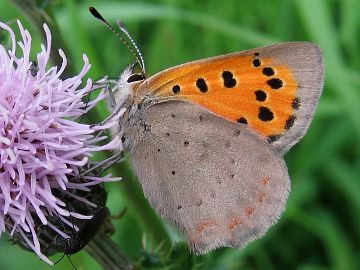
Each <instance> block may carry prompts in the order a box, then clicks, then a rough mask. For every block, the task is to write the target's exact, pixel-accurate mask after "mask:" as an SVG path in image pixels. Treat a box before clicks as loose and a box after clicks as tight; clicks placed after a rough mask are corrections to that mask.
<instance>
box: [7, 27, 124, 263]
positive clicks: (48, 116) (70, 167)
mask: <svg viewBox="0 0 360 270" xmlns="http://www.w3.org/2000/svg"><path fill="white" fill-rule="evenodd" d="M0 27H1V28H2V29H4V30H6V31H7V32H9V34H10V39H11V43H12V47H11V49H10V50H6V49H5V48H4V47H3V46H2V45H0V235H1V233H3V232H8V233H9V234H10V235H11V236H17V238H20V239H21V240H20V242H21V243H22V245H23V246H25V247H26V248H28V249H31V250H33V251H34V252H35V253H36V254H37V255H38V256H39V257H40V258H41V259H42V260H44V261H46V262H48V263H49V264H52V262H51V261H50V260H49V259H48V258H47V257H46V256H45V255H44V253H46V252H44V248H42V247H41V244H43V242H42V241H40V240H39V238H38V229H39V227H40V225H41V226H46V227H48V228H50V229H51V230H53V232H54V233H56V234H58V235H59V237H62V238H66V237H68V236H67V235H66V233H64V232H63V231H64V230H62V227H61V226H63V227H64V226H67V227H71V226H72V227H74V225H73V224H72V222H71V220H72V219H76V220H86V219H90V218H91V215H87V214H85V215H84V214H83V213H78V212H76V211H69V210H68V209H69V207H68V206H67V201H66V200H67V199H68V198H71V199H72V200H75V201H77V203H78V204H83V205H85V206H86V207H90V208H91V207H94V208H95V207H97V205H96V202H95V203H94V202H92V201H91V200H89V199H87V198H86V197H85V198H84V197H82V196H79V195H78V194H79V193H78V192H77V191H79V192H91V191H93V190H94V189H93V187H95V185H97V184H100V183H102V182H105V181H114V180H119V179H118V178H113V177H111V175H106V176H104V177H99V176H97V175H95V174H89V175H82V176H81V177H80V178H81V180H79V179H80V178H79V174H80V173H81V172H83V171H84V169H83V168H88V167H89V166H90V165H89V163H88V162H89V159H88V158H89V156H91V153H92V152H94V151H102V150H113V149H119V148H120V149H121V142H120V140H119V139H118V138H114V139H113V140H112V141H110V142H109V143H107V144H104V143H103V144H102V145H99V143H100V144H101V143H102V142H104V140H105V139H107V136H104V135H103V136H101V134H98V132H101V131H104V130H105V129H108V128H111V127H112V126H113V125H116V124H117V123H116V120H117V118H118V117H115V118H113V119H112V120H111V121H110V122H108V123H107V125H104V126H91V125H88V124H82V123H79V122H76V121H75V120H76V119H78V118H79V117H81V116H82V115H84V114H85V113H86V112H88V111H89V110H90V109H91V108H93V107H94V106H95V105H96V104H97V103H98V102H99V101H100V100H102V99H103V98H104V97H105V93H104V92H103V91H101V92H100V94H99V95H98V96H97V97H96V98H95V99H94V100H92V101H90V102H89V103H88V104H85V102H83V101H82V98H83V97H84V96H85V95H87V94H88V93H89V92H90V91H92V90H94V88H97V87H96V86H93V84H92V81H91V80H90V79H88V80H87V81H86V83H85V86H81V84H82V81H83V77H84V75H85V74H86V73H87V72H88V70H89V69H90V64H89V61H88V58H87V57H86V55H83V60H84V67H83V69H82V70H81V71H80V73H79V74H78V75H77V76H74V77H72V78H67V79H61V78H60V76H61V75H62V73H63V71H64V69H65V67H66V65H67V59H66V57H65V55H64V52H63V51H62V50H59V55H60V56H61V58H62V60H63V62H62V65H61V67H60V68H59V69H58V68H57V67H50V68H47V65H48V62H49V54H50V48H51V34H50V30H49V28H48V27H47V26H46V25H45V24H44V30H45V33H46V38H47V42H46V43H47V44H46V46H44V45H42V46H41V51H40V52H39V53H38V54H37V60H36V62H37V64H35V62H32V61H31V60H30V50H31V35H30V34H29V32H28V31H27V30H26V29H24V28H23V26H22V25H21V23H20V22H19V21H18V27H19V29H20V33H21V41H19V42H18V43H17V44H18V46H17V44H16V39H15V34H14V32H13V31H12V30H11V28H10V27H8V26H7V25H6V24H3V23H1V22H0ZM19 47H20V54H21V56H17V55H16V53H17V49H18V48H19ZM18 54H19V53H18ZM98 88H100V87H99V86H98ZM120 115H121V113H120V114H119V116H120ZM96 135H97V136H96ZM90 167H91V166H90ZM72 209H73V208H72ZM90 214H91V211H90ZM70 216H71V217H70ZM70 218H71V219H70ZM56 220H61V222H63V223H62V225H61V226H55V225H54V224H53V223H54V222H56ZM64 224H65V225H64ZM18 241H19V240H18V239H17V242H18ZM47 255H51V254H50V252H48V253H47Z"/></svg>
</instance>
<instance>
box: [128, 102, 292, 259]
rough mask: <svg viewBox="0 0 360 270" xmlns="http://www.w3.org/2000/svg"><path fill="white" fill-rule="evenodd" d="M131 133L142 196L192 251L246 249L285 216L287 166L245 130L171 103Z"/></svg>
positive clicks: (149, 115)
mask: <svg viewBox="0 0 360 270" xmlns="http://www.w3.org/2000/svg"><path fill="white" fill-rule="evenodd" d="M129 133H133V134H134V133H137V135H136V136H135V137H133V138H134V141H133V142H132V147H131V155H132V162H133V165H134V167H135V170H136V172H137V175H138V178H139V181H140V183H141V184H142V187H143V190H144V194H145V196H146V197H147V198H148V200H149V201H150V204H151V205H152V206H153V207H154V208H155V209H156V210H157V211H158V212H159V213H160V214H161V215H162V216H163V217H165V218H166V219H167V220H169V221H170V222H172V223H174V224H176V225H177V226H178V227H179V228H180V230H181V231H182V232H183V233H185V235H186V236H187V238H188V241H189V243H190V246H191V248H192V250H193V251H194V253H196V254H201V253H205V252H207V251H210V250H212V249H215V248H217V247H221V246H228V247H237V248H239V247H243V246H245V245H246V244H247V243H248V242H250V241H251V240H254V239H257V238H259V237H261V236H262V235H264V234H265V232H266V231H267V230H268V229H269V228H270V227H271V226H272V225H273V224H274V223H275V222H276V221H277V220H278V218H279V216H280V215H281V213H282V212H283V211H284V206H285V202H286V199H287V197H288V194H289V190H290V180H289V176H288V173H287V168H286V165H285V163H284V160H283V158H282V156H281V155H280V154H279V153H277V152H276V151H275V150H274V148H273V147H271V146H270V145H269V143H268V142H267V141H266V140H265V139H263V138H261V137H259V136H257V135H256V134H254V133H253V132H251V131H250V130H248V129H247V127H246V126H245V125H243V124H237V123H231V122H229V121H226V120H224V119H222V118H220V117H218V116H216V115H214V114H212V113H210V112H209V111H207V110H206V109H203V108H201V107H200V106H197V105H194V104H191V103H187V102H180V101H168V102H163V103H158V104H155V105H152V106H150V107H149V108H147V109H146V111H145V112H144V116H143V119H142V121H138V124H137V126H133V127H132V128H130V130H129ZM130 136H131V134H130Z"/></svg>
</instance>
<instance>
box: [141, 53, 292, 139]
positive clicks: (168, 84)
mask: <svg viewBox="0 0 360 270" xmlns="http://www.w3.org/2000/svg"><path fill="white" fill-rule="evenodd" d="M224 72H227V74H225V75H226V76H225V77H227V78H224ZM229 72H230V73H229ZM154 77H155V78H153V79H152V78H150V80H151V82H150V83H149V84H148V86H149V87H151V89H148V91H149V92H150V93H151V94H152V95H154V96H155V98H158V99H161V98H166V99H168V98H175V99H181V100H187V101H190V102H194V103H197V104H199V105H201V106H203V107H205V108H207V109H209V110H210V111H212V112H214V113H215V114H217V115H219V116H221V117H223V118H225V119H228V120H230V121H233V122H242V123H247V124H248V125H249V126H250V127H252V128H253V129H255V130H256V131H257V132H259V133H260V134H262V135H264V136H273V135H279V134H281V133H283V132H284V131H285V130H286V125H287V123H288V121H289V119H290V120H291V116H292V114H293V111H294V108H293V107H294V106H293V104H294V101H295V98H296V92H297V89H298V84H297V82H296V80H295V77H294V74H293V72H292V71H291V70H290V69H289V68H287V67H286V66H285V65H279V64H277V63H275V61H273V59H271V58H270V57H267V58H260V57H258V56H257V55H256V54H255V55H230V56H224V57H218V58H213V59H208V60H207V59H205V60H202V61H196V62H193V63H188V64H184V65H180V66H178V67H175V68H171V69H169V70H166V71H164V72H162V73H161V74H159V75H158V76H154ZM199 79H200V80H203V81H202V82H199V81H198V80H199ZM272 79H273V80H275V84H271V83H269V81H271V80H272ZM234 80H235V81H234ZM204 82H205V84H204ZM279 82H280V84H279ZM226 84H227V86H226ZM279 86H280V87H279ZM174 87H175V88H174ZM174 89H175V90H174ZM259 90H261V92H259ZM256 93H258V96H257V94H256ZM264 93H265V95H264ZM264 108H265V109H264Z"/></svg>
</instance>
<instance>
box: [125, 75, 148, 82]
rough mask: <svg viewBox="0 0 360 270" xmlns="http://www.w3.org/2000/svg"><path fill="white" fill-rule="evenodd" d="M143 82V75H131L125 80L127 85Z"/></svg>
mask: <svg viewBox="0 0 360 270" xmlns="http://www.w3.org/2000/svg"><path fill="white" fill-rule="evenodd" d="M143 80H145V76H144V75H143V74H132V75H130V77H129V78H128V79H127V82H128V83H132V82H137V81H143Z"/></svg>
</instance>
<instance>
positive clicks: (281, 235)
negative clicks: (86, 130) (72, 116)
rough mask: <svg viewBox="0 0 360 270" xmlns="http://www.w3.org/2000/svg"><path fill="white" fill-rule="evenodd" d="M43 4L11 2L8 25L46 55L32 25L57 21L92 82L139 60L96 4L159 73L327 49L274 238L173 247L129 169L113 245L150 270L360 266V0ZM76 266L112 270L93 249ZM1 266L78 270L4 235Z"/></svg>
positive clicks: (119, 170) (4, 2)
mask: <svg viewBox="0 0 360 270" xmlns="http://www.w3.org/2000/svg"><path fill="white" fill-rule="evenodd" d="M18 2H21V0H20V1H18ZM30 2H31V1H30ZM36 4H37V5H38V7H39V8H40V11H38V12H39V13H38V14H37V15H36V14H29V13H30V12H29V10H28V11H27V12H24V11H23V10H20V9H19V8H18V6H16V5H15V4H14V2H13V1H11V0H1V1H0V19H1V20H2V21H5V22H7V23H8V24H10V25H11V26H12V27H13V28H14V29H15V28H16V26H15V23H14V19H16V18H19V19H21V21H22V22H23V23H24V24H25V26H26V27H27V28H28V29H29V30H30V32H31V33H32V34H33V38H34V46H35V48H34V52H36V50H38V48H39V44H40V42H41V39H40V37H41V36H40V32H39V30H38V29H37V28H36V27H35V24H34V22H33V21H31V20H29V18H32V19H34V18H36V16H38V15H39V14H42V15H43V16H46V17H48V19H50V20H52V25H53V27H54V28H55V29H56V28H58V30H59V32H58V34H57V39H58V43H57V44H55V45H56V46H60V47H63V48H66V49H67V50H66V51H67V53H68V54H67V56H68V58H70V64H71V66H72V67H71V68H72V71H79V70H80V68H81V66H82V53H86V54H87V55H88V56H89V58H90V62H91V63H92V69H91V71H90V73H89V74H88V75H89V77H92V78H94V79H97V78H100V77H101V76H103V75H106V74H107V75H110V76H112V77H117V76H118V75H119V73H120V72H121V70H122V69H123V68H124V67H125V66H126V65H127V64H129V63H132V62H133V61H134V59H133V57H132V55H131V54H130V53H129V51H128V50H127V49H126V48H125V47H124V46H123V45H122V44H120V43H119V42H118V40H117V39H116V37H115V36H114V35H113V34H111V33H110V32H109V31H108V30H107V29H106V28H105V27H104V26H103V25H102V24H100V23H99V22H98V21H97V20H95V19H94V18H93V17H92V16H91V15H90V14H89V12H88V6H89V5H94V6H95V7H96V8H97V9H98V10H99V11H100V12H101V13H102V15H103V16H104V17H105V18H107V20H108V21H109V22H111V23H112V24H113V25H115V21H116V19H121V20H123V21H124V22H125V24H126V26H127V28H128V30H129V31H130V32H131V34H132V35H133V37H134V39H135V40H136V42H137V43H138V45H139V47H140V48H141V50H142V52H143V54H144V58H145V62H146V65H147V70H148V73H149V74H154V73H155V72H158V71H160V70H162V69H164V68H167V67H170V66H174V65H176V64H180V63H184V62H187V61H190V60H195V59H200V58H205V57H209V56H215V55H219V54H225V53H230V52H235V51H240V50H244V49H250V48H253V47H257V46H262V45H269V44H273V43H277V42H282V41H296V40H308V41H312V42H315V43H317V44H319V45H320V46H321V47H322V49H323V52H324V57H325V65H326V80H325V89H324V92H323V96H322V97H321V100H320V104H319V107H318V110H317V113H316V115H315V119H314V121H313V124H312V126H311V128H310V130H309V132H308V134H307V135H306V136H305V138H304V139H303V140H302V141H301V142H300V143H299V144H298V145H296V146H295V147H294V148H293V149H292V150H291V151H290V153H289V154H287V155H286V161H287V164H288V167H289V173H290V176H291V179H292V191H291V194H290V198H289V200H288V203H287V207H286V211H285V213H284V215H283V216H282V217H281V219H280V222H279V223H278V224H277V225H276V226H274V227H273V228H272V229H270V231H269V232H268V233H267V235H266V236H265V237H263V238H262V239H260V240H257V241H255V242H253V243H251V244H250V245H248V246H247V247H246V248H245V249H243V250H233V249H228V248H223V249H219V250H216V251H214V252H211V253H209V254H207V255H203V256H199V257H194V256H191V255H189V253H188V251H187V250H186V249H185V248H184V246H183V245H176V246H175V247H174V248H172V249H170V245H171V243H175V242H181V241H182V239H183V238H182V236H179V234H178V233H176V232H175V231H174V230H173V228H172V227H171V226H169V225H168V224H164V222H163V221H161V220H160V219H159V218H158V217H157V216H156V214H155V213H154V212H153V210H152V209H151V208H150V207H149V206H148V204H147V202H146V200H144V198H143V197H142V193H141V191H140V188H139V185H138V184H137V183H136V181H135V180H134V177H133V176H132V175H131V172H130V171H129V169H128V166H127V164H121V165H119V166H118V167H116V168H114V169H113V173H114V174H116V175H120V174H121V175H123V176H124V178H125V179H124V181H122V182H121V183H112V184H110V185H107V188H108V191H109V201H108V205H109V207H110V208H111V211H112V212H113V213H114V214H116V213H118V212H120V211H121V210H122V209H124V207H127V209H128V211H127V213H126V214H125V216H124V217H123V218H122V219H120V220H115V221H114V224H115V226H116V233H115V235H114V236H113V239H114V241H116V242H117V243H118V244H119V246H120V247H121V248H122V249H123V251H124V252H125V253H126V254H127V256H128V257H129V258H131V260H132V261H133V262H134V263H136V264H139V265H142V266H141V268H142V269H270V270H272V269H302V270H320V269H339V270H351V269H360V179H359V178H360V144H359V140H360V111H359V110H360V16H359V10H360V1H357V0H343V1H339V0H315V1H313V0H294V1H283V0H274V1H268V0H261V1H260V0H258V1H252V0H246V1H237V0H223V1H217V0H202V1H201V0H198V1H183V0H157V1H155V0H152V1H100V0H99V1H74V0H64V1H60V0H59V1H50V0H48V1H45V0H42V1H36ZM28 15H29V16H28ZM54 34H56V33H54ZM0 36H1V34H0ZM61 40H62V41H61ZM69 72H70V71H69ZM99 111H100V113H98V115H96V116H95V118H94V119H92V120H93V121H98V120H99V119H102V118H103V117H105V115H106V111H105V109H104V107H101V109H100V110H99ZM161 242H163V246H162V247H159V245H160V243H161ZM170 250H171V251H170ZM58 257H60V254H59V255H58V256H54V257H53V260H57V258H58ZM72 261H73V263H74V264H75V265H76V267H77V269H78V270H81V269H86V270H98V269H101V267H100V266H99V265H98V264H97V263H96V262H95V261H94V260H93V259H92V258H90V256H89V255H87V253H86V252H85V251H82V252H80V253H78V254H76V255H74V256H72ZM0 269H1V270H8V269H10V270H13V269H14V270H17V269H36V270H38V269H44V270H45V269H55V270H56V269H73V268H72V266H71V264H70V263H69V261H68V260H67V259H66V258H65V259H64V260H62V261H61V262H60V263H59V264H57V265H56V266H55V267H50V266H48V265H47V264H45V263H43V262H41V261H40V260H39V259H38V258H37V257H36V256H35V255H34V254H32V253H29V252H26V251H22V250H21V249H20V248H18V247H16V246H12V245H10V244H9V242H8V241H7V240H6V239H5V237H2V239H1V243H0Z"/></svg>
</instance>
